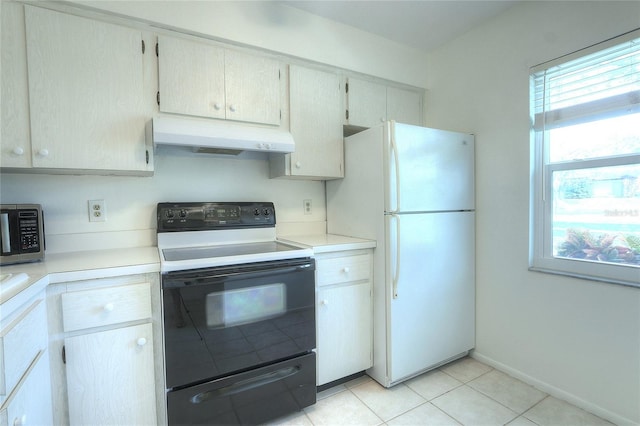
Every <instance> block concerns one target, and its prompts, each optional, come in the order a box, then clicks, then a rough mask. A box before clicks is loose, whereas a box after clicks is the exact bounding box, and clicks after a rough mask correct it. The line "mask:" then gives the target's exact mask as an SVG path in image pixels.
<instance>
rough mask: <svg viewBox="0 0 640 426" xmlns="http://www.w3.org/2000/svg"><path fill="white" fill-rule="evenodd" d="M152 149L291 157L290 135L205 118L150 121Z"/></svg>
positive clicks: (292, 147) (268, 129)
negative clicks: (162, 148)
mask: <svg viewBox="0 0 640 426" xmlns="http://www.w3.org/2000/svg"><path fill="white" fill-rule="evenodd" d="M153 143H154V146H156V147H158V146H163V145H170V146H179V147H190V148H192V150H193V151H194V152H203V153H211V154H227V155H238V154H240V153H241V152H243V151H259V152H274V153H276V152H279V153H291V152H293V151H294V149H295V144H294V141H293V136H291V133H289V132H287V131H284V130H280V129H271V128H266V127H258V126H252V125H248V124H238V123H233V122H228V121H219V120H212V119H206V118H189V117H169V116H157V117H154V118H153Z"/></svg>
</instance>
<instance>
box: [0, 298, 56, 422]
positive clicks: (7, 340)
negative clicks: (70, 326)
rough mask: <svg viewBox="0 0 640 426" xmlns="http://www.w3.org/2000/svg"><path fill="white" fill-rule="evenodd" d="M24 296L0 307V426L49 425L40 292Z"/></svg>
mask: <svg viewBox="0 0 640 426" xmlns="http://www.w3.org/2000/svg"><path fill="white" fill-rule="evenodd" d="M34 287H35V286H34ZM24 293H26V297H25V296H23V295H17V296H15V297H14V298H11V299H9V300H8V301H7V302H6V303H3V304H2V305H0V314H1V315H0V317H1V319H0V426H21V425H49V424H53V420H52V398H51V380H50V368H49V353H48V352H47V321H46V319H47V315H46V307H45V299H44V291H43V290H38V294H35V295H34V294H33V292H32V291H31V290H25V292H24ZM25 336H26V337H25Z"/></svg>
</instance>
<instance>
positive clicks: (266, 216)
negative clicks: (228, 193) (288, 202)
mask: <svg viewBox="0 0 640 426" xmlns="http://www.w3.org/2000/svg"><path fill="white" fill-rule="evenodd" d="M157 216H158V232H172V231H208V230H215V229H234V228H235V229H240V228H255V227H263V228H264V227H274V226H275V225H276V212H275V209H274V206H273V203H271V202H239V203H233V202H228V203H227V202H211V203H158V208H157Z"/></svg>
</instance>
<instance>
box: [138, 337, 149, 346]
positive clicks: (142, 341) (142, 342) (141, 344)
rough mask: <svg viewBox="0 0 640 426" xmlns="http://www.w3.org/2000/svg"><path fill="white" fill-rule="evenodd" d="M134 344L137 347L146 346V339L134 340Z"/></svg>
mask: <svg viewBox="0 0 640 426" xmlns="http://www.w3.org/2000/svg"><path fill="white" fill-rule="evenodd" d="M136 344H137V345H138V346H144V345H146V344H147V339H146V338H144V337H140V338H139V339H138V340H136Z"/></svg>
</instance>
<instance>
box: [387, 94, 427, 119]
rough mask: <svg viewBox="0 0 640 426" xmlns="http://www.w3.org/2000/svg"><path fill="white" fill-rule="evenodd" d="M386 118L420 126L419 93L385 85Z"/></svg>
mask: <svg viewBox="0 0 640 426" xmlns="http://www.w3.org/2000/svg"><path fill="white" fill-rule="evenodd" d="M387 120H395V121H397V122H398V123H406V124H414V125H416V126H422V122H423V120H422V96H421V94H420V93H419V92H413V91H410V90H403V89H398V88H396V87H387Z"/></svg>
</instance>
